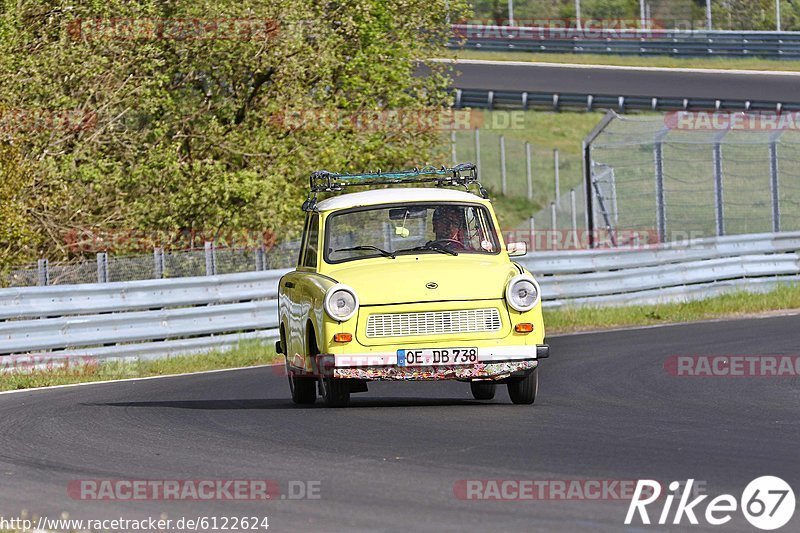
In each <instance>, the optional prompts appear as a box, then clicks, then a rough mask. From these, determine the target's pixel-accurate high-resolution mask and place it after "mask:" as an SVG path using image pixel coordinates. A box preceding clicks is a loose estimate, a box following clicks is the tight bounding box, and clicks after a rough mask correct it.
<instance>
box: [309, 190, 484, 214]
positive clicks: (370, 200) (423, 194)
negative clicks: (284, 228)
mask: <svg viewBox="0 0 800 533" xmlns="http://www.w3.org/2000/svg"><path fill="white" fill-rule="evenodd" d="M484 201H485V200H483V199H482V198H481V197H480V196H477V195H475V194H472V193H469V192H465V191H458V190H454V189H441V188H434V187H424V188H422V187H419V188H403V189H375V190H371V191H362V192H353V193H348V194H342V195H339V196H333V197H331V198H326V199H325V200H322V201H320V202H319V203H318V204H317V210H318V211H334V210H339V209H349V208H351V207H362V206H368V205H380V204H395V203H406V202H468V203H483V202H484Z"/></svg>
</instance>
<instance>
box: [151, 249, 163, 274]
mask: <svg viewBox="0 0 800 533" xmlns="http://www.w3.org/2000/svg"><path fill="white" fill-rule="evenodd" d="M153 277H154V278H155V279H162V278H163V277H164V249H163V248H153Z"/></svg>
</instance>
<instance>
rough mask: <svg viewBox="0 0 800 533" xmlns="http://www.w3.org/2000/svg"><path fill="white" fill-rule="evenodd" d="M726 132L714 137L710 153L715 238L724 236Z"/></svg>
mask: <svg viewBox="0 0 800 533" xmlns="http://www.w3.org/2000/svg"><path fill="white" fill-rule="evenodd" d="M726 133H728V131H727V130H725V131H722V132H720V133H718V134H717V135H715V136H714V147H713V152H712V156H713V157H712V159H713V162H714V206H715V210H714V211H715V214H716V217H715V218H716V222H717V237H722V236H723V235H725V211H724V209H723V205H724V202H725V198H724V196H723V188H722V139H723V137H725V134H726Z"/></svg>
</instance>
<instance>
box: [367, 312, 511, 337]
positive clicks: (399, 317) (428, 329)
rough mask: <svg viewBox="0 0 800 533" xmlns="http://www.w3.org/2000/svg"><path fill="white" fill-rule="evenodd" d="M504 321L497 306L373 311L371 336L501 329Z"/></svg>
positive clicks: (476, 331) (370, 316) (368, 332)
mask: <svg viewBox="0 0 800 533" xmlns="http://www.w3.org/2000/svg"><path fill="white" fill-rule="evenodd" d="M501 325H502V324H501V322H500V312H499V311H498V310H497V309H493V308H489V309H465V310H459V311H430V312H426V313H387V314H376V315H369V318H367V337H369V338H377V337H406V336H413V335H439V334H447V333H479V332H482V331H498V330H499V329H500V327H501Z"/></svg>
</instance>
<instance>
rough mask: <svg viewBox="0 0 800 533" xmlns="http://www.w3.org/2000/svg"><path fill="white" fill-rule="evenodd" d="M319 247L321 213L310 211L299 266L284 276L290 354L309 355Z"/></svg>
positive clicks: (282, 281)
mask: <svg viewBox="0 0 800 533" xmlns="http://www.w3.org/2000/svg"><path fill="white" fill-rule="evenodd" d="M318 249H319V214H318V213H309V214H308V216H307V217H306V223H305V226H304V228H303V239H302V242H301V246H300V255H299V257H298V260H297V268H296V269H295V270H294V271H293V272H290V273H289V274H286V275H285V276H283V278H281V287H280V290H281V293H282V295H283V303H282V310H281V312H282V314H283V315H284V316H285V320H284V321H283V323H284V324H286V326H285V328H286V336H287V339H286V341H287V356H289V357H290V358H291V357H292V356H294V355H295V354H300V355H306V354H307V353H308V347H307V340H308V339H307V332H308V329H307V328H308V320H309V316H310V314H311V313H313V312H314V308H313V306H314V298H313V294H312V291H311V287H310V280H309V278H310V276H312V275H313V274H314V273H315V272H316V270H317V259H318V258H317V255H318Z"/></svg>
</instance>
